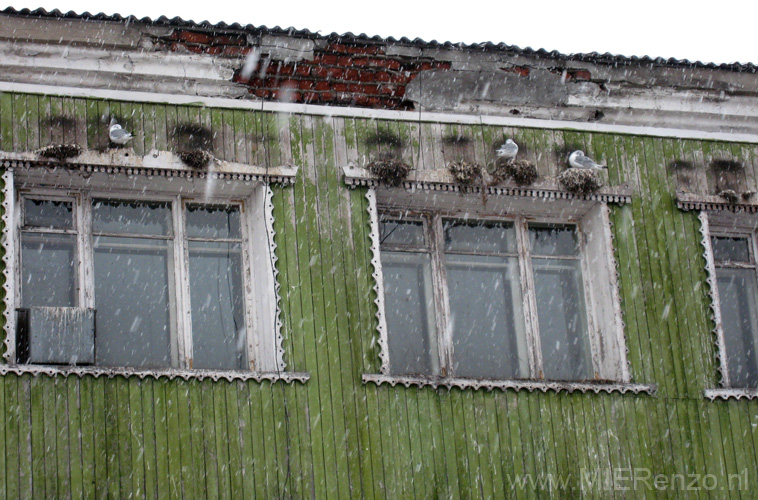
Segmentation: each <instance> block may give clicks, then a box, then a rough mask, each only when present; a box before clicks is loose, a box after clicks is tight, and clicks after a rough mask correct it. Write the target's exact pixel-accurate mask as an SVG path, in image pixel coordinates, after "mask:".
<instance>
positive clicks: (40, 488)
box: [0, 376, 45, 498]
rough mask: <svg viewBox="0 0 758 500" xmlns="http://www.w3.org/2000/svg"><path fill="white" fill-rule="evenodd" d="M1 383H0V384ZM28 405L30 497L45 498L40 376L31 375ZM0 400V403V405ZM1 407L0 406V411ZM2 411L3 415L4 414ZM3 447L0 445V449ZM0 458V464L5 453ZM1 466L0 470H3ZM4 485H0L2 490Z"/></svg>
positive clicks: (43, 428)
mask: <svg viewBox="0 0 758 500" xmlns="http://www.w3.org/2000/svg"><path fill="white" fill-rule="evenodd" d="M0 385H2V384H0ZM29 385H30V393H31V394H30V407H31V424H32V425H31V433H30V434H31V447H32V449H31V453H32V492H31V498H45V435H44V433H45V427H44V418H45V411H44V392H43V391H44V384H43V382H42V379H41V377H39V376H37V377H32V378H31V380H30V382H29ZM2 404H3V403H2V401H0V405H2ZM2 410H3V409H2V408H0V411H2ZM4 414H5V413H4V411H3V415H4ZM4 434H5V433H4V432H3V431H2V430H0V439H3V438H4ZM4 449H5V448H4V447H2V446H0V450H4ZM2 455H3V457H2V458H0V464H1V463H2V462H3V461H4V459H5V454H4V453H3V454H2ZM4 469H5V468H4V467H3V468H2V469H0V470H4ZM3 490H4V487H0V491H3Z"/></svg>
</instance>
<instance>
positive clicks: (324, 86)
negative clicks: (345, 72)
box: [316, 81, 331, 90]
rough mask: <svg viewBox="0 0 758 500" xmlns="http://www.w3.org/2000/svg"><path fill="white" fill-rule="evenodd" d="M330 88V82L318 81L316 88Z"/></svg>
mask: <svg viewBox="0 0 758 500" xmlns="http://www.w3.org/2000/svg"><path fill="white" fill-rule="evenodd" d="M330 88H331V85H329V82H323V81H321V82H316V90H329V89H330Z"/></svg>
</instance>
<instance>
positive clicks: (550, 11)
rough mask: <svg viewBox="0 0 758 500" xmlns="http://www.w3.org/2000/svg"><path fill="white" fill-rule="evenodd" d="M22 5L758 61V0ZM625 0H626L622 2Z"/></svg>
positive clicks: (91, 1)
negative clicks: (756, 24)
mask: <svg viewBox="0 0 758 500" xmlns="http://www.w3.org/2000/svg"><path fill="white" fill-rule="evenodd" d="M5 5H12V6H13V7H15V8H23V7H28V8H36V7H44V8H46V9H54V8H58V9H60V10H62V11H68V10H73V11H75V12H78V13H82V12H84V11H90V12H92V13H97V12H105V13H106V14H114V13H118V14H122V15H127V14H133V15H136V16H138V17H143V16H148V17H152V18H156V17H159V16H161V15H166V16H168V17H174V16H179V17H182V18H184V19H191V20H194V21H203V20H208V21H211V22H213V23H216V22H220V21H224V22H226V23H229V24H231V23H234V22H238V23H240V24H253V25H255V26H262V25H265V26H268V27H273V26H277V25H278V26H281V27H290V26H293V27H295V28H297V29H305V28H307V29H309V30H311V31H320V32H321V33H322V34H328V33H331V32H337V33H345V32H348V31H350V32H353V33H355V34H358V33H366V34H367V35H370V36H371V35H380V36H383V37H387V36H394V37H396V38H399V37H402V36H407V37H409V38H411V39H413V38H416V37H418V38H421V39H423V40H426V41H431V40H438V41H452V42H466V43H474V42H486V41H492V42H495V43H497V42H505V43H507V44H510V45H517V46H519V47H522V48H524V47H532V48H535V49H538V48H544V49H547V50H558V51H560V52H563V53H574V52H595V51H596V52H601V53H605V52H610V53H612V54H621V55H625V56H643V55H649V56H653V57H657V56H661V57H666V58H668V57H675V58H678V59H690V60H693V61H694V60H700V61H703V62H716V63H731V62H742V63H746V62H753V63H758V43H755V41H754V35H753V34H752V33H754V28H753V26H751V25H752V24H753V23H754V22H755V19H756V16H758V2H756V1H754V0H753V1H734V0H722V1H720V2H715V3H714V2H709V3H705V2H697V1H694V2H693V1H690V2H679V1H666V0H657V1H653V0H636V1H634V2H615V1H612V0H611V1H609V0H604V1H600V0H573V1H567V0H563V1H542V2H540V1H534V0H533V1H529V2H526V1H522V2H507V1H503V0H501V1H497V2H496V1H489V0H488V1H465V2H461V1H457V2H452V1H434V2H426V1H413V0H404V1H400V0H383V1H382V2H360V1H357V0H352V1H348V0H340V1H329V2H314V1H312V0H311V1H308V2H305V1H301V0H297V1H295V0H280V1H274V2H260V1H256V0H248V1H247V2H240V1H239V0H237V1H231V0H214V1H211V2H187V1H184V2H156V1H155V0H152V1H148V0H132V1H130V2H124V1H122V2H103V1H95V0H59V1H38V2H35V3H29V2H26V1H24V2H19V1H16V2H13V3H10V4H5ZM622 5H623V7H622Z"/></svg>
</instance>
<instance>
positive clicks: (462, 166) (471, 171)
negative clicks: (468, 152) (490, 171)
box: [447, 160, 482, 186]
mask: <svg viewBox="0 0 758 500" xmlns="http://www.w3.org/2000/svg"><path fill="white" fill-rule="evenodd" d="M447 169H448V170H449V171H450V173H451V174H452V176H453V177H454V178H455V180H456V181H457V182H458V183H459V184H463V185H464V186H470V185H472V184H473V183H474V182H476V181H478V180H479V179H481V178H482V166H481V165H479V164H478V163H473V162H467V161H464V160H461V161H454V162H451V163H450V164H449V165H448V166H447Z"/></svg>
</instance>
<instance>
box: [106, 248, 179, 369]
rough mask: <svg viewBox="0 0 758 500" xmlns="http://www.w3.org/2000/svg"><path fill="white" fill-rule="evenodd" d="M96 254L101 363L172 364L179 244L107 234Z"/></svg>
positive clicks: (113, 364) (114, 364)
mask: <svg viewBox="0 0 758 500" xmlns="http://www.w3.org/2000/svg"><path fill="white" fill-rule="evenodd" d="M94 254H95V255H94V258H95V263H94V264H95V307H96V341H95V347H96V349H95V352H96V358H97V364H98V365H105V366H132V367H139V368H165V367H169V366H171V364H172V353H171V342H172V341H171V338H172V335H171V332H172V330H173V329H174V320H173V311H172V310H171V308H172V307H173V304H175V303H176V300H175V297H174V290H173V282H174V276H173V272H174V259H173V244H172V243H171V242H170V241H164V240H147V239H143V238H117V237H105V236H101V237H96V238H95V239H94Z"/></svg>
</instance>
